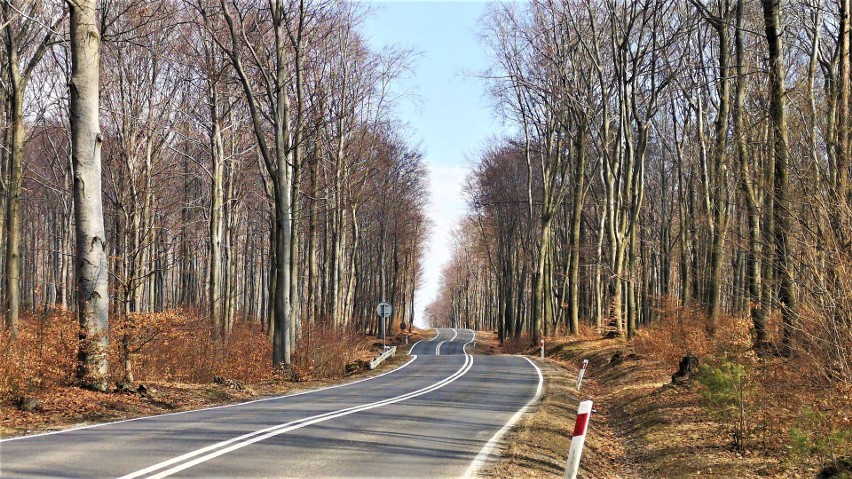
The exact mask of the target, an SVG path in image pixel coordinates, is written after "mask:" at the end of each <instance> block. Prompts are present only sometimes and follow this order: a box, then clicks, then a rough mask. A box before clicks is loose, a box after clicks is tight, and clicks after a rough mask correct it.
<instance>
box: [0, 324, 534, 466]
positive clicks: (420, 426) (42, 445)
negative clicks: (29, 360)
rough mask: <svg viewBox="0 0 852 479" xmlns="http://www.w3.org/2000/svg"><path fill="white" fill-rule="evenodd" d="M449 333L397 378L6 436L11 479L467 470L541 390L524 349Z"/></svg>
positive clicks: (2, 458)
mask: <svg viewBox="0 0 852 479" xmlns="http://www.w3.org/2000/svg"><path fill="white" fill-rule="evenodd" d="M473 340H474V334H473V332H472V331H470V330H462V329H440V330H438V331H437V334H436V335H435V337H434V339H432V340H429V341H421V342H419V343H417V344H416V345H414V346H413V347H412V350H411V353H412V356H411V359H410V360H409V362H407V363H406V364H405V365H404V366H402V367H399V368H397V369H395V370H393V371H390V372H388V373H385V374H382V375H379V376H376V377H373V378H370V379H366V380H361V381H356V382H353V383H348V384H344V385H340V386H335V387H331V388H327V389H320V390H314V391H308V392H305V393H299V394H293V395H288V396H282V397H275V398H266V399H260V400H256V401H251V402H247V403H242V404H237V405H230V406H223V407H216V408H209V409H202V410H198V411H189V412H183V413H174V414H165V415H160V416H153V417H146V418H140V419H135V420H129V421H121V422H115V423H109V424H103V425H97V426H90V427H86V428H80V429H72V430H67V431H61V432H57V433H47V434H42V435H33V436H25V437H21V438H13V439H7V440H3V441H0V477H2V478H10V479H11V478H34V477H63V478H99V477H108V478H116V477H122V478H126V479H130V478H159V477H204V478H207V477H223V478H242V477H255V478H260V477H263V478H267V477H307V478H311V479H314V478H324V477H463V476H465V475H468V476H470V475H473V474H475V472H476V470H477V469H478V467H480V466H481V465H482V464H483V462H484V461H486V460H487V458H488V457H489V455H490V453H491V452H493V450H492V449H493V447H494V445H495V444H496V442H497V439H499V437H495V436H500V435H501V434H502V433H503V432H504V431H505V430H506V429H507V428H508V424H509V423H511V422H512V421H514V420H517V418H518V417H520V414H521V411H522V410H523V409H524V408H525V407H526V406H527V405H528V404H530V403H531V402H533V401H534V399H535V398H536V397H537V396H538V394H539V392H540V389H541V374H540V372H539V371H538V368H536V367H535V366H534V365H533V363H532V362H531V361H529V360H527V359H525V358H522V357H515V356H472V355H468V354H467V352H466V350H467V348H469V346H468V344H469V343H471V342H472V341H473Z"/></svg>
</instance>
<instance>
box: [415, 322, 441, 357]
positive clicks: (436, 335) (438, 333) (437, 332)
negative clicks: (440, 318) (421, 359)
mask: <svg viewBox="0 0 852 479" xmlns="http://www.w3.org/2000/svg"><path fill="white" fill-rule="evenodd" d="M432 329H434V330H435V337H434V338H432V339H430V340H429V341H434V340H436V339H438V336H439V335H440V334H441V332H440V331H438V328H432ZM422 342H423V340H422V339H421V340H420V341H417V342H416V343H414V346H412V347H411V349H409V350H408V354H409V356H410V355H411V352H412V351H414V348H416V347H417V345H418V344H420V343H422Z"/></svg>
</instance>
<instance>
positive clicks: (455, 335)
mask: <svg viewBox="0 0 852 479" xmlns="http://www.w3.org/2000/svg"><path fill="white" fill-rule="evenodd" d="M458 335H459V332H458V330H456V329H453V337H452V338H450V340H449V342H453V341H455V340H456V337H458ZM435 337H436V338H437V336H435ZM446 342H448V341H441V342H440V343H438V346H436V347H435V356H440V355H441V345H443V344H444V343H446Z"/></svg>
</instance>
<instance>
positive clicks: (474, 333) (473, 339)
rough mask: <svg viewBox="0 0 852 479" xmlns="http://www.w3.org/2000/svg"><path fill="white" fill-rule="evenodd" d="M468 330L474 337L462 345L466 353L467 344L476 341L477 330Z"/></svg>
mask: <svg viewBox="0 0 852 479" xmlns="http://www.w3.org/2000/svg"><path fill="white" fill-rule="evenodd" d="M468 331H470V334H472V335H473V337H472V338H471V339H470V341H468V342H466V343H464V346H462V352H463V353H465V354H467V345H468V344H470V343H474V342H476V331H474V330H472V329H468Z"/></svg>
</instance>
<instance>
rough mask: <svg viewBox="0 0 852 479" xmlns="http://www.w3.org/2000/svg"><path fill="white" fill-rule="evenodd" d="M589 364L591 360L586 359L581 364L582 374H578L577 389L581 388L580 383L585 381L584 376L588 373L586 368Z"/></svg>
mask: <svg viewBox="0 0 852 479" xmlns="http://www.w3.org/2000/svg"><path fill="white" fill-rule="evenodd" d="M588 366H589V360H588V359H584V360H583V365H582V366H580V374H578V375H577V391H579V390H580V384H581V383H582V382H583V376H585V375H586V368H587V367H588Z"/></svg>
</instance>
